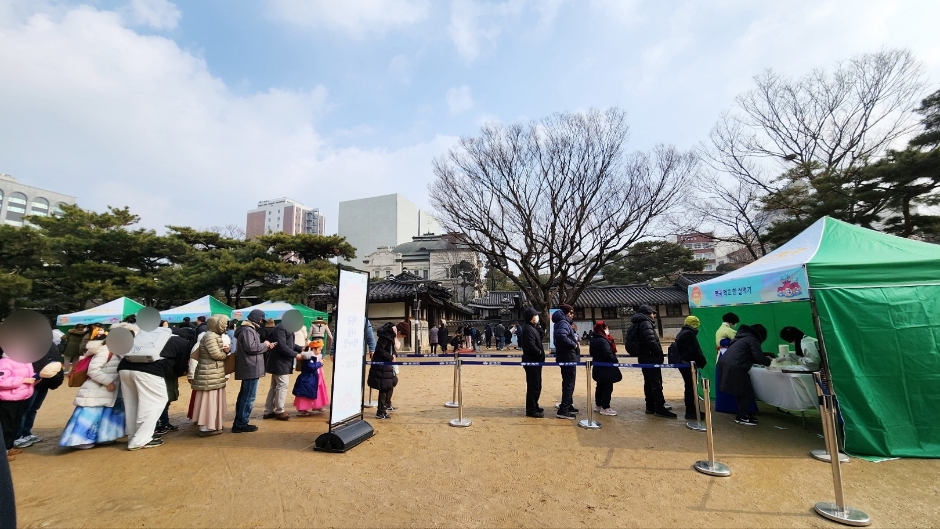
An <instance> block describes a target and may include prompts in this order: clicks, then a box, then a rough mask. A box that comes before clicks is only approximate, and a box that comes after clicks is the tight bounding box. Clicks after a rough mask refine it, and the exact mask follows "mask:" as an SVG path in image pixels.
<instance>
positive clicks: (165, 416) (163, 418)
mask: <svg viewBox="0 0 940 529" xmlns="http://www.w3.org/2000/svg"><path fill="white" fill-rule="evenodd" d="M169 425H170V403H169V402H167V403H166V406H164V407H163V413H162V414H161V415H160V419H159V420H157V426H158V427H159V426H162V427H164V428H166V427H167V426H169Z"/></svg>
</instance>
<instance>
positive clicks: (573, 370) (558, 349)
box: [552, 304, 581, 419]
mask: <svg viewBox="0 0 940 529" xmlns="http://www.w3.org/2000/svg"><path fill="white" fill-rule="evenodd" d="M558 308H559V310H557V311H555V313H554V314H552V322H553V323H554V324H555V332H554V334H553V338H554V341H555V362H557V363H568V362H579V361H580V360H581V354H580V352H579V350H578V335H577V334H575V332H574V329H572V328H571V321H572V319H573V318H574V307H572V306H571V305H566V304H561V305H560V306H559V307H558ZM560 369H561V404H560V405H559V406H558V412H557V413H556V414H555V417H558V418H559V419H575V418H577V415H576V414H577V413H578V411H579V410H578V409H577V408H575V407H574V405H573V404H574V382H575V378H576V375H577V367H576V366H560Z"/></svg>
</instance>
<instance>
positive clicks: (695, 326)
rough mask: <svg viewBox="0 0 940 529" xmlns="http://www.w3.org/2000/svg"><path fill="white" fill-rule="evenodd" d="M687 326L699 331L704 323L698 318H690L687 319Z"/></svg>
mask: <svg viewBox="0 0 940 529" xmlns="http://www.w3.org/2000/svg"><path fill="white" fill-rule="evenodd" d="M685 324H686V325H688V326H689V327H692V328H693V329H698V328H699V325H701V324H702V322H701V321H700V320H699V319H698V317H696V316H689V317H688V318H686V319H685Z"/></svg>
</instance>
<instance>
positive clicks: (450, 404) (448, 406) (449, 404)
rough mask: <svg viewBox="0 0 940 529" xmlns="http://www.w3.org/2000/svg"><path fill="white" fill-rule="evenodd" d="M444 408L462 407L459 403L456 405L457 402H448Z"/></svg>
mask: <svg viewBox="0 0 940 529" xmlns="http://www.w3.org/2000/svg"><path fill="white" fill-rule="evenodd" d="M444 407H445V408H459V407H460V404H459V403H456V402H453V401H447V402H445V403H444Z"/></svg>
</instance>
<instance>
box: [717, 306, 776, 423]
mask: <svg viewBox="0 0 940 529" xmlns="http://www.w3.org/2000/svg"><path fill="white" fill-rule="evenodd" d="M766 339H767V329H765V328H764V326H763V325H761V324H759V323H758V324H755V325H742V326H741V328H740V329H738V332H737V335H736V336H735V338H734V340H732V341H731V345H729V346H728V350H727V351H725V354H723V355H721V358H720V359H719V360H718V364H717V365H716V367H715V369H716V372H717V375H718V377H719V380H720V381H721V382H720V384H721V385H720V386H719V387H718V389H720V390H721V391H723V392H725V393H728V394H730V395H734V396H735V398H736V399H737V401H738V413H737V417H736V418H735V420H734V422H736V423H738V424H742V425H745V426H757V419H756V418H755V417H754V415H753V414H751V413H750V411H749V407H750V404H751V401H752V400H754V386H752V385H751V375H750V373H749V371H750V370H751V366H752V365H754V364H760V365H764V366H769V365H770V359H771V358H772V356H771V355H769V354H767V353H764V352H763V351H762V350H761V344H762V343H764V340H766Z"/></svg>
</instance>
